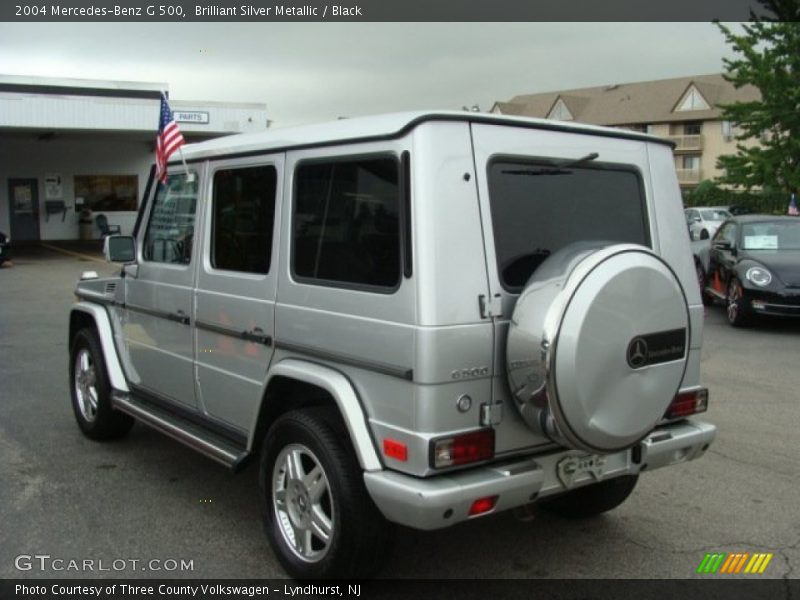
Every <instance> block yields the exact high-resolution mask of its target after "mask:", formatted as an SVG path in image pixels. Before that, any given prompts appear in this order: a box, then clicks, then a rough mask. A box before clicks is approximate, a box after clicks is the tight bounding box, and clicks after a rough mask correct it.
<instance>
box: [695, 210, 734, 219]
mask: <svg viewBox="0 0 800 600" xmlns="http://www.w3.org/2000/svg"><path fill="white" fill-rule="evenodd" d="M700 214H701V215H703V220H704V221H724V220H725V219H727V218H728V217H730V216H731V213H729V212H728V211H727V210H723V209H721V208H717V209H714V210H701V211H700Z"/></svg>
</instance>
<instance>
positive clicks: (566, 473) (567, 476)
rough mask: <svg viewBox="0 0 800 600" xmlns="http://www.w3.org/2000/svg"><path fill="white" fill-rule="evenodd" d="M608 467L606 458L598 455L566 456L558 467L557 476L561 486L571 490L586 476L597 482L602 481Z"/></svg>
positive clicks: (559, 462)
mask: <svg viewBox="0 0 800 600" xmlns="http://www.w3.org/2000/svg"><path fill="white" fill-rule="evenodd" d="M605 466H606V457H605V456H600V455H598V454H590V455H588V456H587V455H583V456H576V455H574V454H573V455H570V456H565V457H564V458H562V459H561V460H560V461H558V465H557V466H556V474H557V475H558V480H559V481H560V482H561V484H562V485H563V486H564V487H565V488H567V489H569V488H571V487H572V486H573V485H574V484H575V482H576V481H578V480H580V479H583V478H584V477H583V476H584V475H586V474H589V475H591V476H592V477H593V478H594V479H595V480H597V481H600V479H601V478H602V477H603V471H604V469H605Z"/></svg>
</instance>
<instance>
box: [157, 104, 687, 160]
mask: <svg viewBox="0 0 800 600" xmlns="http://www.w3.org/2000/svg"><path fill="white" fill-rule="evenodd" d="M426 121H461V122H468V123H488V124H497V125H508V126H514V127H523V128H533V129H545V130H550V131H553V130H555V131H565V132H569V133H581V134H586V135H592V136H598V137H614V138H622V139H631V140H637V141H642V142H653V143H658V144H666V145H669V146H671V147H672V146H674V144H673V143H672V142H670V141H669V140H665V139H663V138H658V137H655V136H651V135H647V134H644V133H638V132H635V131H627V130H620V129H614V128H611V127H599V126H596V125H584V124H579V123H566V122H563V121H553V120H549V119H532V118H528V117H512V116H506V115H493V114H486V113H470V112H465V111H438V112H436V111H428V112H408V113H396V114H389V115H379V116H369V117H355V118H352V119H339V120H337V121H331V122H328V123H321V124H316V125H302V126H298V127H278V128H274V129H268V130H266V131H260V132H256V133H240V134H236V135H230V136H223V137H219V138H214V139H212V140H207V141H205V142H200V143H197V144H187V145H186V146H184V147H183V149H182V150H183V155H184V158H185V159H186V160H187V161H198V160H204V159H208V158H220V157H223V156H240V155H248V154H265V153H267V152H270V151H274V152H277V151H283V150H288V149H297V148H304V147H318V146H326V145H335V144H342V143H352V142H359V141H378V140H383V139H393V138H397V137H400V136H402V135H404V134H405V133H407V132H408V131H410V130H411V129H413V128H414V127H416V126H417V125H419V124H420V123H422V122H426ZM169 162H170V164H179V163H180V160H179V155H177V154H173V155H172V159H171V160H170V161H169Z"/></svg>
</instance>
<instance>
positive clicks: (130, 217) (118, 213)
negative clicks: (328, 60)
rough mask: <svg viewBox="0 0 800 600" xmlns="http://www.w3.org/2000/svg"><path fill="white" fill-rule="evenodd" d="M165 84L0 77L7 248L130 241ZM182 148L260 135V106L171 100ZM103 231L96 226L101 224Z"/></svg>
mask: <svg viewBox="0 0 800 600" xmlns="http://www.w3.org/2000/svg"><path fill="white" fill-rule="evenodd" d="M162 91H165V92H167V93H168V92H169V86H168V85H167V84H166V83H143V82H129V81H95V80H84V79H80V80H78V79H51V78H42V77H20V76H4V75H0V231H2V232H4V233H6V234H10V235H11V239H12V241H14V242H15V243H16V242H25V241H36V240H69V239H79V238H81V237H83V238H85V237H91V238H99V237H101V231H100V229H99V227H98V225H97V221H98V219H97V217H98V216H99V215H105V217H106V219H105V220H106V221H107V222H108V223H109V224H111V225H119V226H120V228H121V230H122V232H123V233H130V231H131V230H132V229H133V225H134V223H135V220H136V210H137V208H138V204H139V202H141V198H142V195H143V193H144V191H145V186H146V185H147V180H148V177H149V175H150V169H151V166H152V164H153V162H154V160H155V153H154V149H155V139H156V132H157V128H158V117H159V110H160V95H161V92H162ZM170 107H171V108H172V111H173V113H174V116H175V120H176V121H177V122H178V125H179V127H180V130H181V132H182V133H183V136H184V138H185V139H186V142H187V143H192V142H198V141H202V140H206V139H210V138H213V137H219V136H223V135H230V134H233V133H243V132H251V131H263V130H264V129H266V128H267V127H268V124H269V122H268V119H267V109H266V105H265V104H254V103H229V102H224V103H223V102H206V101H198V102H194V101H181V100H174V99H170ZM100 221H101V223H102V222H103V219H102V217H101V219H100Z"/></svg>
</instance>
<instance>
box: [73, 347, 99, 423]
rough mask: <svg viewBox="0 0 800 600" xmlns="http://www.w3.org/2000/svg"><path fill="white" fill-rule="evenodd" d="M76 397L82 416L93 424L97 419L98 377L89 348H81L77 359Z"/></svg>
mask: <svg viewBox="0 0 800 600" xmlns="http://www.w3.org/2000/svg"><path fill="white" fill-rule="evenodd" d="M74 374H75V376H74V385H75V396H76V397H77V399H78V406H79V408H80V411H81V415H82V416H83V418H84V419H86V421H87V422H89V423H92V422H93V421H94V420H95V418H96V417H97V398H98V396H97V375H96V373H95V366H94V360H93V358H92V354H91V352H89V350H88V349H87V348H81V349H80V351H79V352H78V354H77V356H76V357H75V372H74Z"/></svg>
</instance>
